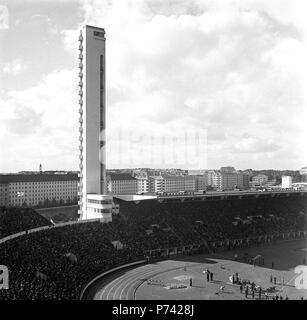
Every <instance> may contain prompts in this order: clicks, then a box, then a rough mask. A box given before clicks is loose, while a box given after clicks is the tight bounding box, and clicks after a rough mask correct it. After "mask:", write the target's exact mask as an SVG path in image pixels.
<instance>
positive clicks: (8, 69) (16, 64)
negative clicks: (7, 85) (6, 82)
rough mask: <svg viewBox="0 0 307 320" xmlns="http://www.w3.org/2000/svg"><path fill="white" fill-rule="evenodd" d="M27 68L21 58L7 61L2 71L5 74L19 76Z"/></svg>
mask: <svg viewBox="0 0 307 320" xmlns="http://www.w3.org/2000/svg"><path fill="white" fill-rule="evenodd" d="M25 70H26V65H25V64H24V63H23V62H22V61H21V59H16V60H14V61H11V62H8V63H5V64H4V65H3V67H2V72H3V74H4V75H11V76H17V75H19V74H21V73H22V72H24V71H25Z"/></svg>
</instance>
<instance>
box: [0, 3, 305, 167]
mask: <svg viewBox="0 0 307 320" xmlns="http://www.w3.org/2000/svg"><path fill="white" fill-rule="evenodd" d="M1 4H2V5H6V6H7V7H8V12H9V25H8V29H1V27H0V46H1V51H0V172H2V173H4V172H6V173H9V172H18V171H27V170H29V171H35V170H38V167H39V164H40V163H42V164H43V170H73V171H74V170H78V164H79V158H78V155H79V149H78V143H79V140H78V137H79V132H78V125H79V123H78V116H79V115H78V59H77V56H78V35H79V30H80V27H81V26H83V25H84V24H90V25H97V26H99V27H102V28H104V29H105V30H106V37H107V47H106V51H107V52H106V73H107V75H106V78H107V112H106V117H107V132H106V136H107V169H116V168H122V169H124V168H136V167H151V168H153V169H154V168H158V169H163V168H164V167H163V166H165V168H169V166H170V164H171V163H173V161H172V160H171V161H170V163H169V162H167V159H169V158H170V154H169V153H167V151H169V150H170V149H171V147H173V149H175V151H176V157H175V158H176V161H177V162H176V163H174V168H175V167H176V166H177V165H180V167H182V169H209V168H220V167H222V166H225V165H230V166H234V167H235V168H237V169H239V168H240V169H239V170H245V169H249V168H252V169H253V170H269V169H270V168H271V169H276V170H300V169H301V168H302V167H304V166H306V161H307V148H306V143H305V141H306V133H307V128H306V125H305V123H306V121H305V119H306V116H307V112H306V102H305V97H304V92H306V90H307V88H306V81H305V78H304V77H305V74H306V72H305V71H306V59H305V57H306V53H307V50H306V48H307V46H306V41H305V40H306V39H305V36H306V29H307V28H306V22H305V20H306V19H305V17H304V13H305V12H306V9H307V4H306V3H305V1H303V0H302V1H300V0H296V1H287V0H269V1H264V0H258V1H254V0H229V1H225V0H223V1H220V0H215V1H211V0H195V1H185V0H173V1H171V0H169V1H160V0H146V1H145V0H142V1H141V0H133V1H129V0H127V1H98V0H84V1H81V0H80V1H77V0H66V1H36V0H29V1H18V0H10V1H5V0H4V1H2V3H1ZM121 130H124V132H131V135H127V134H126V135H122V136H121V135H119V132H120V131H121ZM187 130H192V131H194V132H203V133H205V135H203V136H205V139H204V140H203V142H202V144H201V145H199V144H198V147H200V148H201V149H197V150H200V151H199V154H198V155H197V152H196V154H193V152H194V153H195V150H194V149H195V148H194V149H193V147H195V146H196V145H197V143H196V142H195V141H194V142H193V141H190V140H189V141H190V142H189V143H188V145H186V144H184V143H181V144H178V145H176V146H175V147H174V146H171V142H170V141H171V139H172V138H173V137H180V136H181V135H182V134H183V133H184V132H187ZM150 137H161V138H163V139H165V140H167V141H168V142H169V143H170V144H164V145H162V143H160V144H159V143H157V144H156V145H155V148H151V145H150V144H149V143H147V141H149V140H148V138H150ZM120 143H122V144H123V145H125V146H126V149H125V150H124V151H125V152H122V154H121V155H119V149H118V146H119V144H120ZM163 146H164V147H165V148H164V149H163V148H162V147H163ZM127 150H128V151H129V156H128V154H127ZM158 150H159V151H158ZM163 152H165V154H163ZM151 153H152V155H153V157H151V156H150V157H149V156H148V155H151ZM187 155H188V156H191V155H194V157H197V156H199V159H198V161H196V163H195V167H193V166H190V168H189V165H190V162H189V161H187ZM154 157H158V160H157V159H154ZM164 158H165V159H166V160H165V161H164V163H162V162H161V163H159V161H160V159H164ZM188 158H189V157H188ZM192 158H193V157H192ZM118 159H120V161H118ZM202 164H203V167H202ZM59 168H60V169H59Z"/></svg>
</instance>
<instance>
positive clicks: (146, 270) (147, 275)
mask: <svg viewBox="0 0 307 320" xmlns="http://www.w3.org/2000/svg"><path fill="white" fill-rule="evenodd" d="M172 262H173V264H170V261H167V262H164V261H161V262H158V263H155V264H146V265H143V266H141V267H138V268H134V269H130V270H127V271H125V272H124V273H123V274H122V275H121V276H120V277H116V278H115V279H112V280H111V281H110V279H109V280H108V279H105V280H104V279H102V281H101V282H99V283H98V288H99V289H98V291H96V292H95V293H94V294H93V299H94V300H135V293H136V290H137V288H138V287H139V286H140V285H141V284H142V283H143V282H144V281H147V280H149V279H151V278H153V277H155V276H157V275H159V274H161V273H165V272H169V271H171V270H175V269H182V268H183V267H184V266H186V265H187V264H186V262H183V261H182V262H179V261H172ZM96 287H97V286H96ZM93 290H95V289H94V288H93ZM93 290H92V292H93Z"/></svg>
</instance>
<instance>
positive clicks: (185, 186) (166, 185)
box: [162, 175, 196, 192]
mask: <svg viewBox="0 0 307 320" xmlns="http://www.w3.org/2000/svg"><path fill="white" fill-rule="evenodd" d="M162 186H163V187H162V190H163V192H178V191H196V179H195V176H181V177H180V176H169V175H166V176H163V182H162Z"/></svg>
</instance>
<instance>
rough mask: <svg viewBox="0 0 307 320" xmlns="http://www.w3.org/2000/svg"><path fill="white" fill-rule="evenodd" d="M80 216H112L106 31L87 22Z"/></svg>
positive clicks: (82, 45) (82, 52)
mask: <svg viewBox="0 0 307 320" xmlns="http://www.w3.org/2000/svg"><path fill="white" fill-rule="evenodd" d="M79 106H80V108H79V113H80V118H79V122H80V129H79V131H80V138H79V140H80V147H79V149H80V182H79V193H78V195H79V202H78V204H79V207H80V210H79V219H80V220H85V219H94V218H101V219H102V220H103V221H106V222H107V221H111V220H112V203H113V200H112V197H111V196H110V195H106V141H105V128H106V126H105V112H106V85H105V31H104V29H101V28H97V27H92V26H88V25H86V26H84V27H83V28H82V30H81V31H80V36H79Z"/></svg>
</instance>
